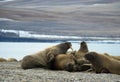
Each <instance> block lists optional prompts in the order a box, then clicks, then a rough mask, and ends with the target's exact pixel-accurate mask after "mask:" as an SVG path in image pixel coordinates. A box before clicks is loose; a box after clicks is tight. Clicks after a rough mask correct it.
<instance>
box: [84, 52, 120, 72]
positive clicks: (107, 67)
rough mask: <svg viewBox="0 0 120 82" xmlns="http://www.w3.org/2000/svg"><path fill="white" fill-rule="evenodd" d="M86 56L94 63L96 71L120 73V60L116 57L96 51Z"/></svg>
mask: <svg viewBox="0 0 120 82" xmlns="http://www.w3.org/2000/svg"><path fill="white" fill-rule="evenodd" d="M85 58H86V59H87V60H89V61H90V62H91V63H92V65H93V68H94V69H95V71H96V73H113V74H120V61H118V60H116V59H114V58H111V57H109V56H107V55H105V54H100V53H96V52H89V53H87V54H86V55H85Z"/></svg>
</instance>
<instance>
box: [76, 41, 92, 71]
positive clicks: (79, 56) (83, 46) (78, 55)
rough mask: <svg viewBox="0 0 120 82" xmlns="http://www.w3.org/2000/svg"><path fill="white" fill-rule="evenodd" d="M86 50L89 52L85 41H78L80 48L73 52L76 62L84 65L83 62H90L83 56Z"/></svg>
mask: <svg viewBox="0 0 120 82" xmlns="http://www.w3.org/2000/svg"><path fill="white" fill-rule="evenodd" d="M88 52H89V50H88V46H87V43H86V42H84V41H83V42H81V43H80V49H79V50H78V51H77V52H76V53H75V57H76V59H77V61H78V63H80V65H81V66H84V64H90V63H89V61H88V60H86V59H85V58H84V56H85V54H86V53H88ZM84 68H85V67H84ZM86 69H87V68H85V69H82V70H84V71H85V70H86Z"/></svg>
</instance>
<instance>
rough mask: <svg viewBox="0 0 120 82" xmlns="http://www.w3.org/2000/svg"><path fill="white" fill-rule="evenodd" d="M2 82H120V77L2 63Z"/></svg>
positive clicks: (18, 63) (0, 71)
mask: <svg viewBox="0 0 120 82" xmlns="http://www.w3.org/2000/svg"><path fill="white" fill-rule="evenodd" d="M0 82H120V75H117V74H105V73H103V74H95V73H84V72H67V71H53V70H47V69H42V68H36V69H28V70H23V69H21V67H20V62H0Z"/></svg>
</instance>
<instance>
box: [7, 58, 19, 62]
mask: <svg viewBox="0 0 120 82" xmlns="http://www.w3.org/2000/svg"><path fill="white" fill-rule="evenodd" d="M7 62H17V59H15V58H9V59H7Z"/></svg>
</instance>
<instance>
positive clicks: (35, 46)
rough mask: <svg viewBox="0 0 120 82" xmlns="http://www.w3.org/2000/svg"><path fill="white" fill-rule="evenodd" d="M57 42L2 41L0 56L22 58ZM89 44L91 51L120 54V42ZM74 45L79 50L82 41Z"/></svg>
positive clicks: (0, 43) (73, 43)
mask: <svg viewBox="0 0 120 82" xmlns="http://www.w3.org/2000/svg"><path fill="white" fill-rule="evenodd" d="M56 44H59V43H57V42H54V43H50V42H47V43H44V42H40V43H32V42H31V43H27V42H26V43H25V42H21V43H18V42H0V57H3V58H11V57H12V58H16V59H18V60H20V59H22V58H23V57H24V56H26V55H29V54H32V53H36V52H38V51H41V50H43V49H45V48H47V47H49V46H53V45H56ZM87 44H88V48H89V50H90V51H96V52H99V53H105V52H106V53H109V54H111V55H119V56H120V44H113V43H96V42H88V43H87ZM72 46H73V49H74V50H78V49H79V47H80V42H72Z"/></svg>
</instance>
